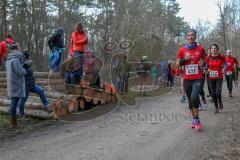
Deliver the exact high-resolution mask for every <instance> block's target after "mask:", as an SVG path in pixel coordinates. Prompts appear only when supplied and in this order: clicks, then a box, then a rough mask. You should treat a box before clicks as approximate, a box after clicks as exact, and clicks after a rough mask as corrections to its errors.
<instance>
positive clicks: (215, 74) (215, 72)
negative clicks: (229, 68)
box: [209, 70, 218, 78]
mask: <svg viewBox="0 0 240 160" xmlns="http://www.w3.org/2000/svg"><path fill="white" fill-rule="evenodd" d="M209 76H210V77H211V78H216V77H218V71H213V70H210V73H209Z"/></svg>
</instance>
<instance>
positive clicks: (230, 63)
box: [225, 50, 238, 97]
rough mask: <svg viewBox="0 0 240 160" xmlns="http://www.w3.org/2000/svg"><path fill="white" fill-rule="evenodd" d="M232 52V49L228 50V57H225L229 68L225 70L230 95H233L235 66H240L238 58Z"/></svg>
mask: <svg viewBox="0 0 240 160" xmlns="http://www.w3.org/2000/svg"><path fill="white" fill-rule="evenodd" d="M231 53H232V52H231V51H230V50H227V51H226V57H225V62H226V64H227V68H226V71H225V77H226V81H227V87H228V91H229V97H232V89H233V79H234V74H235V69H234V67H236V66H238V62H237V60H236V58H234V57H233V56H232V55H231Z"/></svg>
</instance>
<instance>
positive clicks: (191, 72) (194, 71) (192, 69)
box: [185, 64, 198, 75]
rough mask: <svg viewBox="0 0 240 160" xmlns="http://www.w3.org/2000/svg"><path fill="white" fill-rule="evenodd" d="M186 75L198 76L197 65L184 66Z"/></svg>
mask: <svg viewBox="0 0 240 160" xmlns="http://www.w3.org/2000/svg"><path fill="white" fill-rule="evenodd" d="M185 71H186V75H194V74H198V65H197V64H190V65H186V66H185Z"/></svg>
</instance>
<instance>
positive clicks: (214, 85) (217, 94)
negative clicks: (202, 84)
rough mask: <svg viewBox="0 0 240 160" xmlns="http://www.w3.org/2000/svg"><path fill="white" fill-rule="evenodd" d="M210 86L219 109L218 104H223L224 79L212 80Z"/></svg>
mask: <svg viewBox="0 0 240 160" xmlns="http://www.w3.org/2000/svg"><path fill="white" fill-rule="evenodd" d="M209 81H210V85H211V89H212V99H213V102H214V105H215V107H216V108H218V103H222V96H221V92H222V84H223V79H214V80H213V79H210V80H209Z"/></svg>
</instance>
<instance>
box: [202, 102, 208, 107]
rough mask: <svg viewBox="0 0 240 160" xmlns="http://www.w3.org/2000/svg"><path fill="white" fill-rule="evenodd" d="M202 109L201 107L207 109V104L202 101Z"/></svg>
mask: <svg viewBox="0 0 240 160" xmlns="http://www.w3.org/2000/svg"><path fill="white" fill-rule="evenodd" d="M202 107H203V109H207V107H208V104H207V102H206V101H203V104H202Z"/></svg>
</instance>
